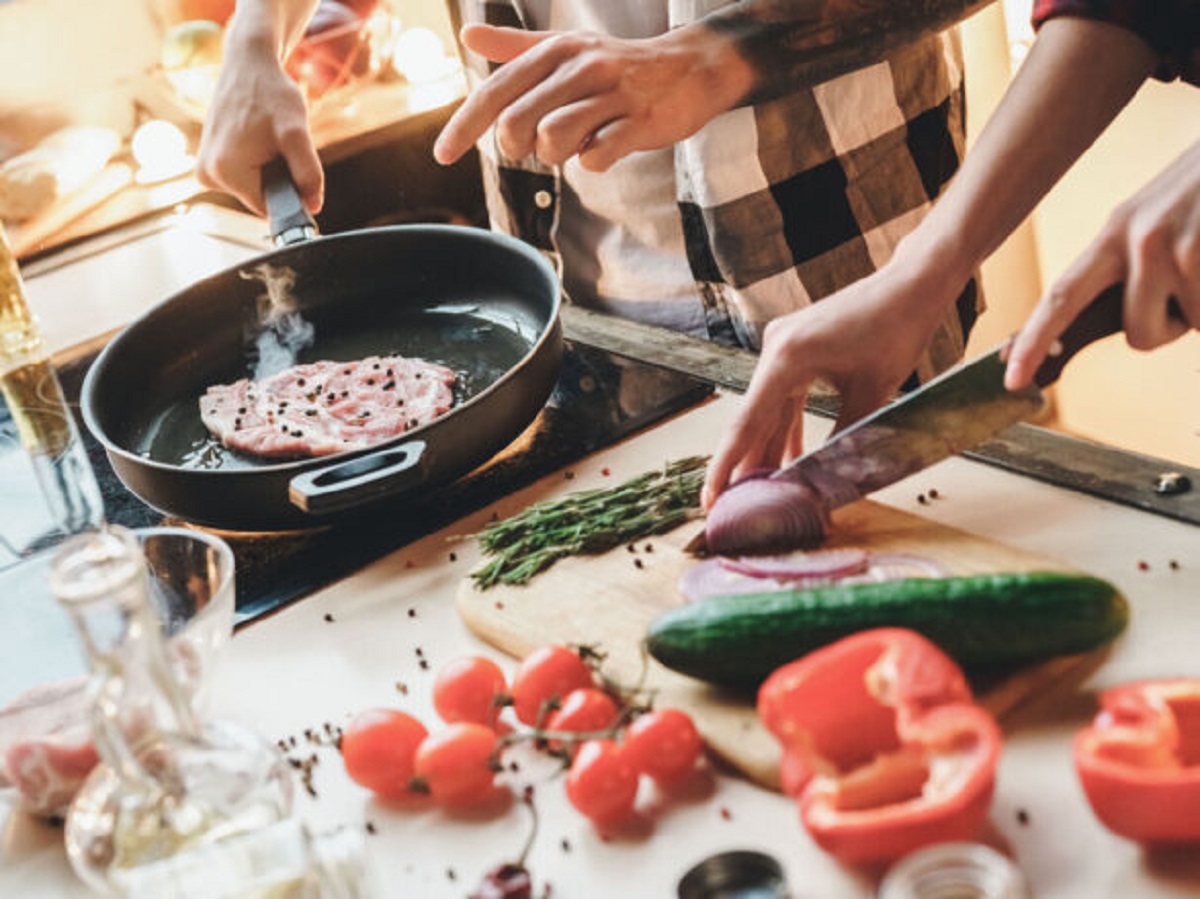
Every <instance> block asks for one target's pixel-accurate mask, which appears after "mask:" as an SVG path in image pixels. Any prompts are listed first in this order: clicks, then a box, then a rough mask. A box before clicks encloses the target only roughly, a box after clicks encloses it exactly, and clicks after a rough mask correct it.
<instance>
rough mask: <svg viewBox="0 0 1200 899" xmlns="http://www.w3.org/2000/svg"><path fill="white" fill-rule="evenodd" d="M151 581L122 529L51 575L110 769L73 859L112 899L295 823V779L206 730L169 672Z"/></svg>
mask: <svg viewBox="0 0 1200 899" xmlns="http://www.w3.org/2000/svg"><path fill="white" fill-rule="evenodd" d="M147 577H148V575H147V568H146V563H145V558H144V556H143V555H142V551H141V547H140V545H139V544H138V541H137V540H136V538H135V536H134V535H133V534H132V533H131V532H129V531H125V530H123V529H121V528H115V527H108V528H104V529H102V530H98V531H93V532H90V533H87V534H82V535H78V536H75V537H72V538H70V539H69V540H67V541H66V542H65V543H64V544H63V545H62V546H61V547H60V548H59V549H58V551H57V553H56V555H55V557H54V559H53V562H52V565H51V575H50V583H51V589H52V590H53V592H54V595H55V597H56V598H57V600H58V601H59V603H60V604H61V605H62V606H63V607H64V608H65V610H66V611H67V613H68V614H69V616H70V618H71V620H72V623H73V624H74V625H75V628H76V631H77V632H78V634H79V637H80V639H81V641H82V643H83V646H84V648H85V650H86V654H87V658H88V663H89V667H90V669H91V672H92V684H91V687H92V691H93V697H94V705H93V713H92V735H93V739H94V741H95V744H96V749H97V752H98V753H99V756H100V759H101V762H100V764H98V765H97V766H96V768H95V769H93V771H92V773H91V774H90V775H89V776H88V779H87V780H86V781H85V782H84V784H83V786H82V787H81V788H80V790H79V793H78V794H77V795H76V797H75V799H74V801H73V802H72V803H71V807H70V810H69V811H68V813H67V821H66V832H65V842H66V847H67V855H68V858H69V859H70V861H71V864H72V867H74V869H75V871H76V873H77V874H78V875H79V876H80V877H81V878H82V879H83V880H84V881H85V882H86V883H87V884H88V885H89V886H90V887H92V889H94V890H97V891H98V892H101V893H107V894H114V893H115V894H118V895H120V894H122V893H123V892H124V891H123V890H122V888H121V883H122V880H123V879H128V878H129V877H131V876H133V875H134V874H135V873H136V872H137V870H138V869H140V868H143V867H145V866H149V865H153V864H155V863H157V862H161V861H163V860H164V859H169V858H172V857H173V856H176V855H178V854H180V853H185V852H188V851H190V850H192V849H194V848H196V847H197V846H200V845H204V844H209V843H216V842H218V841H220V840H224V839H227V838H231V837H236V836H239V835H242V834H246V833H252V832H255V831H258V830H260V829H263V828H268V827H271V826H272V825H274V824H276V823H278V822H280V821H282V820H284V819H286V818H287V816H288V815H289V814H290V812H291V802H292V782H291V776H290V773H289V769H288V766H287V762H286V759H285V758H284V757H283V755H282V753H280V752H279V750H278V748H277V747H276V746H275V745H274V744H272V743H270V742H268V741H267V740H265V739H263V738H262V737H260V736H258V735H257V734H255V733H253V732H251V731H249V730H246V729H244V728H242V727H240V726H238V725H236V724H234V723H233V722H227V721H219V720H212V721H200V720H198V719H197V716H196V713H195V712H194V711H193V709H192V706H191V704H190V703H189V701H188V699H187V696H186V693H185V691H184V690H183V689H181V685H180V683H178V681H177V680H176V677H175V674H174V669H173V668H172V667H171V665H170V664H169V663H168V660H167V656H166V652H165V643H164V638H163V634H162V628H161V625H160V623H159V618H158V613H157V612H156V610H155V609H154V607H153V605H152V600H151V598H150V590H149V583H148V580H147ZM134 879H136V877H134Z"/></svg>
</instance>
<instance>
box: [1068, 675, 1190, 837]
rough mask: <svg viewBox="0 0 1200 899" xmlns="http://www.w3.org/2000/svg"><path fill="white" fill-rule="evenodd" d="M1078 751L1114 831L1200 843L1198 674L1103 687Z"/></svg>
mask: <svg viewBox="0 0 1200 899" xmlns="http://www.w3.org/2000/svg"><path fill="white" fill-rule="evenodd" d="M1073 749H1074V758H1075V770H1076V772H1077V773H1078V774H1079V779H1080V782H1081V783H1082V784H1083V791H1084V793H1085V794H1086V795H1087V798H1088V802H1089V803H1091V806H1092V810H1093V811H1095V813H1096V817H1098V818H1099V819H1100V821H1101V822H1102V823H1103V824H1104V825H1105V826H1106V827H1107V828H1108V829H1109V830H1111V831H1113V832H1114V833H1117V834H1120V835H1121V836H1123V837H1128V838H1129V839H1131V840H1137V841H1138V842H1142V843H1190V842H1200V678H1196V677H1188V678H1169V679H1160V680H1144V681H1136V682H1133V683H1129V684H1123V685H1122V686H1119V687H1113V688H1111V689H1109V690H1105V691H1104V692H1103V693H1101V694H1100V711H1099V712H1098V713H1097V714H1096V717H1095V718H1094V719H1093V720H1092V723H1091V726H1089V727H1087V728H1085V729H1083V730H1081V731H1080V732H1079V733H1078V734H1076V736H1075V742H1074V747H1073Z"/></svg>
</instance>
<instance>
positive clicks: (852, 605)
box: [646, 571, 1129, 687]
mask: <svg viewBox="0 0 1200 899" xmlns="http://www.w3.org/2000/svg"><path fill="white" fill-rule="evenodd" d="M1128 620H1129V606H1128V603H1127V602H1126V601H1125V597H1123V596H1122V595H1121V594H1120V593H1119V592H1118V591H1117V589H1116V588H1115V587H1114V586H1113V585H1112V584H1110V583H1108V582H1107V581H1103V580H1100V579H1099V578H1094V577H1089V576H1086V575H1075V574H1066V573H1061V572H1054V571H1038V572H1024V573H1018V574H983V575H972V576H967V577H946V578H906V579H902V580H894V581H884V582H882V583H870V584H852V585H841V586H839V585H833V586H828V587H819V588H813V589H807V590H781V591H775V592H771V593H754V594H743V595H740V596H720V597H714V598H712V599H706V600H703V601H700V602H694V603H689V604H688V605H685V606H680V607H678V608H675V609H672V610H671V611H669V612H665V613H663V614H662V615H660V616H659V617H658V618H656V619H655V620H654V621H653V622H652V623H651V625H650V627H649V629H648V631H647V634H646V648H647V649H648V651H649V653H650V655H651V656H653V657H654V658H655V659H656V660H657V661H658V662H660V663H661V664H663V665H664V666H666V667H667V668H670V669H672V670H674V671H678V672H681V673H683V674H686V675H689V676H691V677H695V678H698V679H700V680H704V681H708V682H710V683H715V684H722V685H726V686H734V687H749V686H753V685H755V684H757V683H759V682H761V681H762V680H763V679H764V678H765V677H766V676H767V675H768V674H770V673H771V672H772V671H774V670H775V669H776V668H778V667H779V666H780V665H783V664H785V663H786V662H790V661H792V660H793V659H797V658H799V657H800V656H802V655H805V654H806V653H808V652H810V651H812V650H814V649H817V648H818V647H820V646H824V645H826V644H828V643H832V642H833V641H835V640H837V639H840V638H841V637H845V636H847V635H849V634H852V633H855V632H857V631H860V630H866V629H867V628H873V627H907V628H911V629H912V630H915V631H918V632H920V633H921V634H924V635H925V636H926V637H928V638H929V639H930V640H932V641H933V642H934V643H936V644H938V645H939V646H941V647H942V649H943V650H945V652H946V653H947V654H948V655H949V656H951V657H952V658H953V659H955V660H956V661H957V662H958V663H959V664H960V665H962V666H963V668H964V670H966V671H967V672H968V673H973V672H982V671H988V670H993V671H994V670H997V669H1004V668H1009V667H1016V666H1018V665H1023V664H1028V663H1031V662H1037V661H1042V660H1044V659H1048V658H1051V657H1053V656H1057V655H1067V654H1070V653H1078V652H1086V651H1088V650H1092V649H1096V648H1098V647H1100V646H1102V645H1103V644H1105V643H1107V642H1109V641H1111V640H1112V639H1114V638H1115V637H1116V636H1117V635H1118V634H1119V633H1121V631H1122V630H1124V629H1125V625H1126V623H1127V622H1128Z"/></svg>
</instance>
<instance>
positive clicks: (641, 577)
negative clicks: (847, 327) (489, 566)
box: [458, 500, 1098, 788]
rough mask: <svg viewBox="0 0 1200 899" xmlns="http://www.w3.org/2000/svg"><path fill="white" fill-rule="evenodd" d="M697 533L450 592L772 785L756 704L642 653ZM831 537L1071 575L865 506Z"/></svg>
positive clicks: (999, 697) (980, 569)
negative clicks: (591, 657) (586, 655)
mask: <svg viewBox="0 0 1200 899" xmlns="http://www.w3.org/2000/svg"><path fill="white" fill-rule="evenodd" d="M702 527H703V525H702V523H700V522H693V523H691V524H689V525H686V526H683V527H680V528H677V529H676V530H674V531H672V532H671V533H669V534H665V535H660V536H657V537H651V538H647V539H644V540H639V541H638V542H637V544H636V546H634V547H632V548H630V547H621V548H619V549H614V550H611V551H609V552H607V553H604V554H602V555H596V556H575V557H569V558H566V559H562V560H560V561H559V562H558V563H556V564H555V565H554V566H553V567H551V568H550V569H548V570H547V571H544V572H542V573H541V574H540V575H538V576H536V577H535V578H534V579H533V580H532V581H530V582H529V583H528V584H524V585H521V586H515V587H514V586H496V587H492V588H491V589H489V590H485V591H481V590H478V589H476V587H475V584H474V582H473V581H472V580H470V579H469V578H468V579H466V580H465V581H463V583H462V584H461V585H460V586H459V590H458V612H459V615H460V616H461V617H462V620H463V621H464V622H465V623H466V625H467V627H468V628H470V630H471V631H472V632H474V633H475V634H476V635H477V636H479V637H481V638H482V639H483V640H485V641H487V642H488V643H490V644H492V645H494V646H496V647H497V648H498V649H500V650H502V651H504V652H506V653H508V654H510V655H512V656H514V657H516V658H520V657H522V656H524V655H525V654H526V653H528V652H529V651H530V650H532V649H534V648H536V647H537V646H540V645H544V644H547V643H586V644H589V645H592V646H595V647H597V648H598V649H599V650H600V651H602V652H604V653H605V654H606V659H605V663H604V668H603V670H604V672H605V673H606V674H608V675H611V676H612V677H613V678H615V679H616V680H617V681H619V682H621V683H624V684H635V683H638V682H639V678H642V677H643V676H644V677H645V680H644V683H645V685H646V686H647V687H649V688H651V689H653V690H655V691H656V694H657V699H656V704H657V705H659V706H660V707H676V708H680V709H683V710H685V711H687V712H688V713H690V714H691V715H692V717H693V719H694V720H695V722H696V726H697V727H698V728H699V729H700V732H701V733H702V734H703V735H704V738H705V741H706V742H707V744H708V746H709V749H710V750H711V751H712V752H713V753H715V754H716V755H717V756H719V757H720V758H722V759H724V760H725V761H726V762H728V763H729V764H730V765H732V766H733V767H734V768H736V769H737V770H738V771H740V772H742V773H743V774H745V775H747V776H748V777H750V778H751V779H753V780H755V781H757V782H758V783H761V784H763V785H766V786H769V787H772V788H777V787H778V776H777V767H778V759H779V751H778V747H777V745H776V743H775V740H774V738H773V737H772V736H771V735H770V734H769V733H768V732H767V731H766V730H765V728H763V726H762V724H761V723H760V722H759V720H758V717H757V715H756V714H755V711H754V700H753V696H749V695H738V694H734V693H730V692H726V691H722V690H720V689H718V688H715V687H712V686H709V685H707V684H703V683H701V682H699V681H696V680H694V679H692V678H688V677H685V676H683V675H680V674H676V673H675V672H672V671H669V670H668V669H666V668H663V667H662V666H661V665H659V664H657V663H656V662H653V661H645V662H644V661H643V658H642V655H641V652H640V648H639V647H640V643H641V640H642V637H643V635H644V634H645V632H646V628H647V626H648V625H649V623H650V621H651V620H652V619H653V618H655V617H656V616H657V615H658V614H660V613H661V612H663V611H665V610H667V609H669V608H671V607H673V606H675V605H678V604H680V603H681V602H682V601H683V600H682V599H681V598H680V596H679V594H678V591H677V588H676V585H677V584H678V582H679V577H680V575H681V574H682V572H683V571H684V569H685V568H686V567H687V566H688V565H690V564H694V562H695V559H694V558H693V557H691V556H689V555H688V554H686V553H685V552H684V549H683V548H684V547H685V546H686V545H687V543H688V541H690V540H691V539H692V538H693V537H694V536H695V535H696V534H697V533H698V532H699V531H700V530H701V529H702ZM830 533H831V538H830V540H829V541H827V543H826V545H827V546H828V547H831V548H832V547H837V546H863V547H869V548H871V549H872V550H875V551H880V552H907V553H919V554H921V555H925V556H929V557H931V558H934V559H937V560H938V561H939V562H941V563H942V564H943V565H944V566H945V567H946V569H947V571H948V573H950V574H957V575H966V574H980V573H985V572H1015V571H1033V570H1057V571H1071V570H1072V569H1071V568H1070V567H1069V566H1066V565H1063V564H1061V563H1059V562H1056V561H1054V560H1052V559H1047V558H1045V557H1042V556H1039V555H1035V554H1031V553H1028V552H1025V551H1023V550H1019V549H1015V548H1013V547H1010V546H1005V545H1002V544H999V543H996V542H993V541H991V540H986V539H983V538H981V537H977V536H975V535H972V534H969V533H967V532H965V531H961V530H957V529H955V528H950V527H946V526H944V525H941V524H938V523H936V522H933V521H929V520H928V519H925V518H921V517H920V516H917V515H912V514H909V513H907V512H902V511H899V510H897V509H893V508H892V507H890V506H884V505H881V504H878V503H874V502H872V501H870V500H860V501H858V502H856V503H853V504H851V505H849V506H846V507H844V508H842V509H839V510H838V511H837V512H835V513H834V516H833V527H832V528H831V531H830ZM1097 655H1098V654H1097V653H1088V654H1085V655H1078V656H1065V657H1062V658H1058V659H1052V660H1050V661H1048V662H1045V663H1042V664H1039V665H1035V666H1030V667H1028V668H1024V669H1022V670H1020V671H1019V672H1016V673H1014V674H1011V675H1008V676H1006V677H1005V678H1004V679H1003V680H999V681H997V682H995V683H989V684H986V685H983V684H977V685H976V689H977V692H978V697H979V701H980V702H981V703H983V704H984V705H986V706H987V707H988V708H990V709H991V710H992V711H993V712H994V713H995V714H996V715H997V716H998V717H1001V716H1003V714H1004V713H1005V712H1007V711H1009V710H1011V709H1012V708H1014V707H1015V706H1016V705H1017V704H1018V703H1020V702H1021V700H1022V699H1024V698H1025V697H1027V696H1029V695H1031V694H1032V693H1033V692H1034V691H1037V690H1040V689H1042V688H1044V687H1045V686H1046V685H1047V684H1048V683H1050V682H1052V681H1055V680H1057V679H1059V678H1061V677H1064V676H1066V675H1067V674H1068V673H1071V672H1073V671H1075V670H1076V669H1079V668H1080V667H1081V666H1085V665H1087V664H1088V663H1089V662H1090V661H1092V660H1093V659H1094V658H1095V657H1096V656H1097Z"/></svg>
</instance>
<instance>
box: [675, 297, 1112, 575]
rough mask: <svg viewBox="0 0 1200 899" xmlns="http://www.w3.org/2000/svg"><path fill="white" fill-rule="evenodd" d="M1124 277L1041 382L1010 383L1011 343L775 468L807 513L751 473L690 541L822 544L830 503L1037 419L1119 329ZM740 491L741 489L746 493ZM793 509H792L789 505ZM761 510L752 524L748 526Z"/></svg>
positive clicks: (1083, 318)
mask: <svg viewBox="0 0 1200 899" xmlns="http://www.w3.org/2000/svg"><path fill="white" fill-rule="evenodd" d="M1123 296H1124V285H1123V284H1114V285H1113V286H1111V287H1109V288H1108V289H1107V290H1105V291H1103V292H1102V293H1101V294H1100V295H1099V296H1097V297H1096V299H1095V300H1094V301H1092V303H1091V304H1090V305H1089V306H1088V307H1087V308H1085V309H1084V310H1083V311H1082V312H1081V313H1080V314H1079V315H1078V316H1077V317H1076V318H1075V320H1074V321H1073V322H1072V323H1071V324H1070V326H1068V328H1067V329H1066V331H1064V332H1063V334H1062V336H1061V337H1060V338H1059V343H1060V344H1061V352H1059V353H1057V354H1056V355H1052V356H1049V357H1047V358H1046V360H1045V361H1044V362H1043V363H1042V365H1041V366H1040V367H1039V368H1038V370H1037V373H1036V374H1035V376H1034V379H1033V380H1034V383H1033V384H1031V385H1029V386H1027V387H1025V388H1022V389H1021V390H1017V391H1009V390H1007V389H1006V388H1005V386H1004V372H1005V367H1006V355H1007V349H1008V344H1009V341H1005V343H1004V344H1002V345H1001V346H999V347H997V348H995V349H993V350H991V351H990V352H988V353H985V354H984V355H982V356H980V357H978V358H976V359H974V360H972V361H970V362H967V363H964V364H962V365H959V366H957V367H955V368H953V369H951V370H950V371H947V372H945V373H944V374H942V375H940V376H939V377H937V378H935V379H933V380H932V381H929V382H928V383H926V384H924V385H922V386H921V387H919V388H918V389H916V390H914V391H912V392H911V393H908V394H905V395H904V396H902V397H900V398H899V399H897V400H895V401H894V402H892V403H891V404H889V405H887V406H884V407H883V408H881V409H879V410H878V411H876V412H874V413H872V414H870V415H868V416H866V417H865V418H862V419H860V420H859V421H857V422H855V423H854V424H853V425H851V426H850V427H848V428H846V429H844V430H842V431H840V432H839V433H837V434H835V435H834V436H832V437H831V438H830V439H829V440H828V441H827V442H826V443H825V444H824V445H823V446H821V447H819V448H817V449H815V450H813V451H812V452H809V453H807V454H805V455H804V456H801V457H800V458H799V459H797V460H795V461H794V462H791V463H790V464H788V465H786V466H784V467H783V468H781V469H779V470H778V471H775V472H774V473H772V474H770V475H769V476H767V478H766V480H767V481H769V482H790V484H793V485H799V488H801V489H800V490H799V491H798V492H797V491H795V490H793V491H792V495H791V497H790V498H789V500H788V502H789V503H796V502H801V503H809V504H811V505H812V506H813V509H812V510H807V512H808V513H809V514H803V515H799V514H784V515H776V514H775V512H776V509H775V508H766V507H765V506H764V507H762V508H759V507H757V506H756V505H755V504H754V503H747V497H746V490H747V489H749V490H757V491H760V492H763V495H765V491H764V487H765V486H766V485H762V484H757V485H754V486H750V485H753V484H754V482H753V481H744V482H742V483H740V484H736V485H734V486H732V487H730V488H729V489H727V490H726V491H725V492H724V493H722V494H721V495H720V496H718V497H717V500H716V502H715V503H714V504H713V506H712V509H710V511H709V515H708V520H707V523H706V528H705V531H704V533H703V534H702V535H701V536H700V537H699V538H697V540H695V541H693V542H692V544H691V546H690V547H689V549H692V550H693V551H709V552H715V553H722V554H728V553H741V552H770V551H781V550H787V549H795V548H801V547H803V546H805V545H811V544H815V543H818V542H819V541H820V539H821V538H822V537H823V536H824V534H823V529H822V527H821V523H822V522H823V521H824V519H825V517H826V516H827V515H828V513H829V512H830V511H832V510H833V509H836V508H838V507H839V506H843V505H846V504H847V503H850V502H853V501H854V500H856V499H859V498H860V497H863V496H866V495H867V494H869V493H873V492H874V491H876V490H879V489H881V488H883V487H886V486H888V485H890V484H893V483H895V482H897V481H899V480H902V479H903V478H906V477H908V476H909V475H911V474H915V473H916V472H918V471H921V470H923V469H925V468H928V467H929V466H931V465H933V464H935V463H937V462H940V461H942V460H943V459H945V458H947V457H949V456H952V455H955V454H957V453H961V452H963V451H965V450H968V449H971V448H972V447H974V446H976V445H978V444H980V443H982V442H983V441H985V440H987V439H989V438H990V437H992V436H994V435H995V434H997V433H999V432H1000V431H1002V430H1004V429H1005V428H1007V427H1009V426H1010V425H1013V424H1015V423H1017V422H1018V421H1022V420H1024V419H1027V418H1029V417H1030V416H1032V415H1033V414H1034V413H1036V412H1038V411H1039V410H1041V409H1042V408H1043V406H1044V405H1045V399H1044V397H1043V395H1042V388H1045V387H1047V386H1049V385H1050V384H1052V383H1054V382H1055V381H1056V380H1058V377H1059V376H1060V375H1061V374H1062V370H1063V368H1064V366H1065V365H1066V364H1067V362H1069V361H1070V360H1071V359H1072V358H1073V357H1074V356H1075V354H1076V353H1078V352H1079V351H1080V350H1081V349H1083V348H1084V347H1085V346H1087V345H1089V344H1091V343H1093V342H1095V341H1096V340H1099V339H1100V338H1102V337H1107V336H1109V335H1111V334H1115V333H1117V332H1118V331H1120V330H1121V327H1122V300H1123ZM739 490H742V491H743V493H742V494H741V495H739V494H738V491H739ZM791 511H794V510H791ZM750 517H753V525H752V526H746V525H747V523H748V521H749V518H750Z"/></svg>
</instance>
